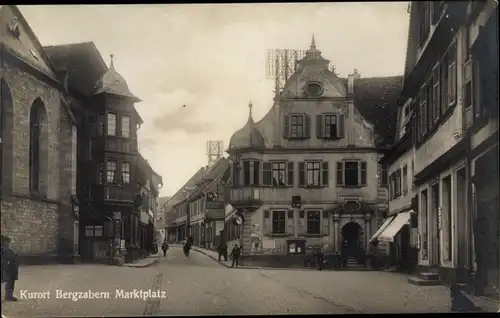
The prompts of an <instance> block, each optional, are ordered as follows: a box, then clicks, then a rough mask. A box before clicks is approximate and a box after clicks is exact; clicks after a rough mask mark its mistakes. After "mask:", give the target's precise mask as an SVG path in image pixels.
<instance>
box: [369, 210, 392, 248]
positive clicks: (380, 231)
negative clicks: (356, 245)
mask: <svg viewBox="0 0 500 318" xmlns="http://www.w3.org/2000/svg"><path fill="white" fill-rule="evenodd" d="M394 218H395V216H390V217H388V218H387V219H386V220H385V222H384V224H382V226H381V227H380V228H379V229H378V230H377V232H375V234H373V236H372V238H371V239H370V242H371V241H374V240H375V239H377V237H378V236H379V235H380V233H382V231H384V230H385V229H386V228H387V227H388V226H389V224H391V222H392V220H394Z"/></svg>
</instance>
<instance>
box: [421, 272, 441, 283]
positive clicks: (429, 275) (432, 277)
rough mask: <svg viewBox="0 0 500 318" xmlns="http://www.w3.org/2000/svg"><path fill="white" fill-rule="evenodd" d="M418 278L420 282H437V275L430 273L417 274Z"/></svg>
mask: <svg viewBox="0 0 500 318" xmlns="http://www.w3.org/2000/svg"><path fill="white" fill-rule="evenodd" d="M418 278H420V279H422V280H434V281H439V274H438V273H432V272H422V273H418Z"/></svg>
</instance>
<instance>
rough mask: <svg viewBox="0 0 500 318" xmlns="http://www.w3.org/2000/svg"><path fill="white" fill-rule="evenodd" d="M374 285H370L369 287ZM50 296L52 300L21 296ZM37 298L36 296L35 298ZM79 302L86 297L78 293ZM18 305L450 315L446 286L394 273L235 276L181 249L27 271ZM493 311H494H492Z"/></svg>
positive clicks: (96, 311)
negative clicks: (147, 294) (153, 256)
mask: <svg viewBox="0 0 500 318" xmlns="http://www.w3.org/2000/svg"><path fill="white" fill-rule="evenodd" d="M366 282H370V283H369V284H367V283H366ZM58 289H60V290H62V291H64V292H87V291H92V292H108V293H109V294H110V295H111V297H110V299H79V300H78V301H72V300H71V299H56V297H55V294H56V290H58ZM134 289H135V290H137V291H140V290H142V291H148V290H153V291H158V290H159V291H160V292H162V291H164V292H165V295H164V296H165V297H164V298H162V297H161V295H160V299H124V298H123V297H121V298H120V296H119V297H115V295H116V290H123V291H125V292H127V291H133V290H134ZM23 290H27V291H28V292H30V293H33V292H44V291H50V292H51V294H52V295H51V298H50V299H21V298H22V297H21V295H20V293H21V292H23ZM31 295H33V294H31ZM75 295H77V297H79V296H78V294H75ZM16 296H18V297H19V298H20V300H19V301H18V302H15V303H14V302H10V303H5V304H2V307H3V308H2V314H3V315H5V316H7V317H28V316H74V315H78V316H110V315H111V316H116V315H122V316H126V315H134V316H141V315H236V314H238V315H241V314H249V315H258V314H286V313H294V314H295V313H297V314H311V313H313V314H315V313H317V314H328V313H339V314H343V313H425V312H449V292H448V289H447V288H445V287H442V286H435V287H418V286H413V285H410V284H408V283H407V281H406V276H405V275H400V274H394V273H386V272H349V271H347V272H331V271H329V272H319V271H314V270H312V271H310V270H303V271H290V270H265V269H239V270H234V269H230V268H227V267H225V266H222V265H221V264H219V263H217V262H216V261H215V260H213V259H212V258H210V257H209V256H207V255H204V254H202V253H199V252H196V251H192V252H191V254H190V256H189V257H185V256H184V254H183V253H182V249H181V248H179V247H173V248H171V249H170V250H169V252H168V255H167V257H166V258H163V257H161V258H160V261H159V262H158V263H157V264H154V265H152V266H150V267H145V268H131V267H114V266H105V265H85V264H82V265H73V266H66V265H54V266H44V267H41V266H27V267H23V268H22V269H21V276H20V280H19V281H18V285H17V293H16ZM491 310H493V309H491Z"/></svg>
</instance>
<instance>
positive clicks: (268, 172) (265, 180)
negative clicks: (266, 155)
mask: <svg viewBox="0 0 500 318" xmlns="http://www.w3.org/2000/svg"><path fill="white" fill-rule="evenodd" d="M262 185H264V186H270V185H273V178H272V167H271V163H270V162H263V163H262Z"/></svg>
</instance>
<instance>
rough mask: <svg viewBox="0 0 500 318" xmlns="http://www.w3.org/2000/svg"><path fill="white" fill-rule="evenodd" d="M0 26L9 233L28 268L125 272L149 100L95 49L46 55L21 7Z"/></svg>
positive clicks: (6, 9)
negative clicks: (142, 109) (144, 107)
mask: <svg viewBox="0 0 500 318" xmlns="http://www.w3.org/2000/svg"><path fill="white" fill-rule="evenodd" d="M0 17H1V21H2V22H3V21H7V22H6V23H2V25H1V27H0V28H1V33H0V36H1V38H0V39H1V41H0V46H1V47H0V49H1V57H2V58H1V59H0V60H1V63H2V64H1V68H2V72H1V74H0V75H1V78H0V80H1V128H2V129H1V134H2V135H1V138H2V139H1V147H2V151H1V157H2V160H1V173H2V174H1V180H2V184H1V189H2V191H1V204H2V206H1V211H2V233H4V235H7V236H10V237H11V238H12V241H13V245H14V247H15V248H16V250H17V251H18V253H19V254H20V256H21V258H22V259H24V260H23V261H30V259H33V260H35V259H38V261H41V259H43V258H45V259H46V258H48V256H57V257H55V258H57V259H58V260H60V261H61V260H64V261H70V260H73V259H81V260H82V261H94V262H106V263H110V264H117V263H118V264H119V263H122V262H123V261H124V259H125V255H127V254H129V247H130V246H134V237H133V235H132V233H134V232H133V231H132V230H128V229H137V227H138V224H139V216H138V213H137V207H138V206H139V205H140V203H141V202H140V196H138V194H139V193H138V188H140V187H138V186H137V171H138V165H137V160H136V158H137V156H138V154H139V153H138V150H137V129H138V126H139V125H140V124H141V123H142V119H141V118H140V116H139V114H138V113H137V111H136V109H135V106H134V103H136V102H138V101H140V100H139V99H138V98H137V97H136V96H134V95H133V94H132V93H131V92H130V90H129V88H128V85H127V83H126V81H125V80H124V78H123V77H122V76H121V75H120V74H119V73H118V72H117V71H116V70H115V68H114V65H113V61H112V60H111V63H110V66H109V67H108V66H107V65H106V63H105V62H104V61H103V59H102V56H101V55H100V53H99V51H98V50H97V48H96V47H95V45H94V43H93V42H84V43H74V44H68V45H57V46H48V47H42V46H41V44H40V43H39V41H38V40H37V38H36V36H35V34H34V33H33V31H32V30H31V29H30V28H29V25H28V24H27V22H26V21H25V19H24V17H23V16H22V14H21V13H20V11H19V10H18V8H17V7H16V6H1V7H0ZM40 211H44V215H43V217H42V216H40ZM20 226H21V228H22V229H23V230H22V231H20V230H19V228H20ZM126 229H127V230H126ZM110 242H112V244H110ZM127 242H128V243H127ZM135 243H137V242H135Z"/></svg>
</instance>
